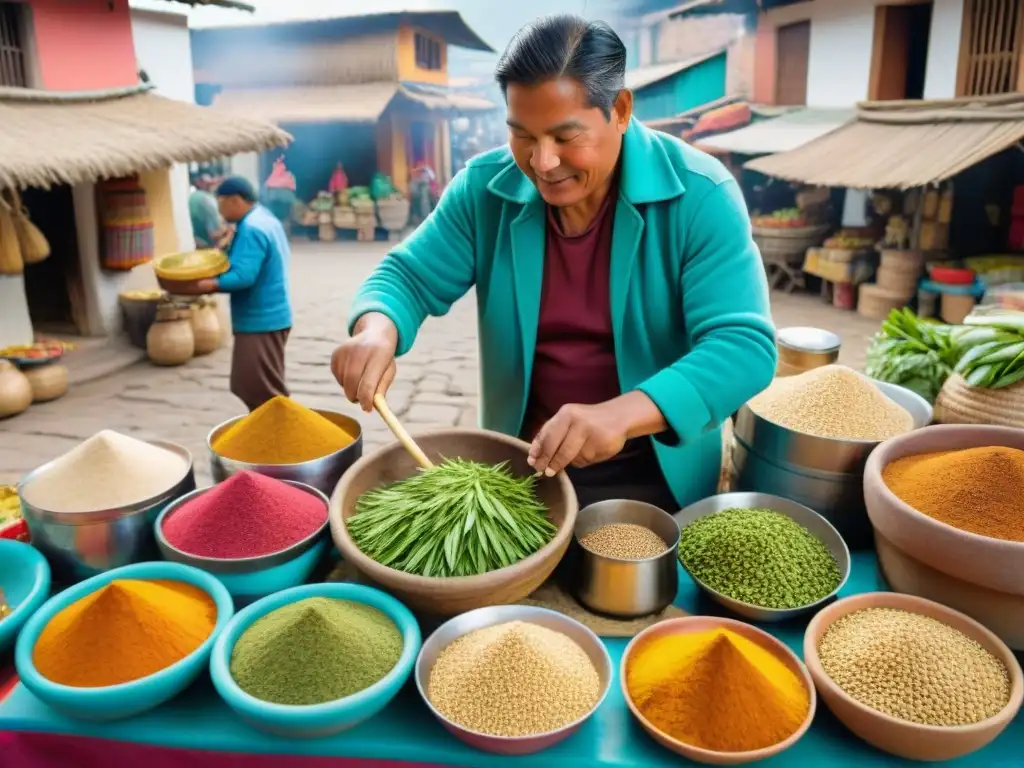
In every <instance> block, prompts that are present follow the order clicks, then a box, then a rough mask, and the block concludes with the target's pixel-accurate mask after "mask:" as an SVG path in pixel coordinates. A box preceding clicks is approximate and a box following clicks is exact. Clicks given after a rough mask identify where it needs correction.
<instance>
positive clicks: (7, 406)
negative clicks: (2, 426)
mask: <svg viewBox="0 0 1024 768" xmlns="http://www.w3.org/2000/svg"><path fill="white" fill-rule="evenodd" d="M31 404H32V384H31V383H29V380H28V379H27V378H26V377H25V374H23V373H22V372H21V371H19V370H18V369H17V368H16V367H15V365H14V363H12V362H10V361H9V360H0V419H3V418H6V417H7V416H17V415H18V414H19V413H22V412H23V411H25V410H26V409H27V408H28V407H29V406H30V405H31Z"/></svg>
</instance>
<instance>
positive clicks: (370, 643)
mask: <svg viewBox="0 0 1024 768" xmlns="http://www.w3.org/2000/svg"><path fill="white" fill-rule="evenodd" d="M402 647H403V641H402V633H401V632H400V631H399V630H398V627H396V626H395V624H394V622H393V621H391V619H389V618H388V617H387V616H385V615H384V614H383V613H381V612H380V611H378V610H377V609H376V608H373V607H371V606H369V605H364V604H362V603H355V602H351V601H348V600H335V599H331V598H326V597H311V598H308V599H306V600H300V601H299V602H296V603H292V604H291V605H286V606H284V607H283V608H278V609H277V610H276V611H273V612H271V613H269V614H267V615H266V616H264V617H263V618H261V619H258V620H257V621H255V622H254V623H253V624H252V626H251V627H249V629H247V630H246V631H245V632H243V633H242V636H241V637H240V638H239V639H238V642H237V643H236V644H235V648H234V650H233V651H232V654H231V676H232V677H234V679H235V682H236V683H238V686H239V687H240V688H241V689H242V690H243V691H245V692H246V693H248V694H249V695H251V696H255V697H256V698H258V699H262V700H263V701H270V702H274V703H277V704H322V703H323V702H326V701H334V700H336V699H341V698H344V697H346V696H351V695H352V694H354V693H358V692H359V691H362V690H364V689H366V688H369V687H370V686H371V685H373V684H374V683H376V682H377V681H378V680H380V679H381V678H383V677H384V676H385V675H387V674H388V672H390V671H391V670H392V669H393V668H394V666H395V664H397V663H398V659H399V657H400V656H401V655H402Z"/></svg>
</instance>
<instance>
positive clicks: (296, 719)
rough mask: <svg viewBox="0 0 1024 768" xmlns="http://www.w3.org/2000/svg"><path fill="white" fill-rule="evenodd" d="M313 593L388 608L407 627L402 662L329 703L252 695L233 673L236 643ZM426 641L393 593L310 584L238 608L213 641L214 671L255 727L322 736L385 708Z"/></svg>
mask: <svg viewBox="0 0 1024 768" xmlns="http://www.w3.org/2000/svg"><path fill="white" fill-rule="evenodd" d="M309 597H329V598H334V599H338V600H351V601H352V602H356V603H364V604H366V605H369V606H372V607H374V608H376V609H377V610H379V611H381V612H382V613H384V614H385V615H386V616H388V617H389V618H390V619H391V620H392V621H393V622H395V625H396V626H397V627H398V630H399V631H400V632H401V633H402V640H403V643H404V645H403V648H402V655H401V656H400V657H399V659H398V663H397V664H395V667H394V669H392V670H391V671H390V672H389V673H388V674H387V675H385V676H384V677H383V678H382V679H381V680H379V681H377V682H376V683H374V684H373V685H371V686H370V687H369V688H367V689H365V690H363V691H360V692H359V693H356V694H353V695H352V696H347V697H346V698H344V699H338V700H337V701H329V702H326V703H324V704H313V705H290V704H274V703H271V702H268V701H263V700H262V699H257V698H255V697H254V696H250V695H249V694H248V693H246V692H245V691H243V690H242V689H241V688H239V687H238V684H237V683H236V682H235V680H234V678H233V677H232V676H231V653H232V651H233V650H234V648H235V643H236V642H238V638H239V637H241V635H242V633H243V632H245V630H247V629H248V628H249V627H250V626H251V625H252V623H253V622H255V621H256V620H257V619H260V618H262V617H264V616H266V615H267V614H268V613H270V612H271V611H275V610H277V609H278V608H282V607H284V606H286V605H289V604H291V603H294V602H297V601H299V600H305V599H306V598H309ZM421 644H422V635H421V634H420V627H419V624H417V623H416V619H415V617H414V616H413V615H412V612H411V611H410V610H409V609H408V608H406V607H405V606H404V605H402V604H401V603H400V602H398V601H397V600H396V599H395V598H393V597H391V596H390V595H387V594H385V593H383V592H381V591H380V590H377V589H373V588H371V587H364V586H362V585H359V584H348V583H332V584H307V585H306V586H302V587H295V588H293V589H289V590H286V591H284V592H279V593H278V594H276V595H271V596H270V597H266V598H264V599H263V600H260V601H259V602H257V603H253V604H252V605H250V606H249V607H248V608H245V609H244V610H242V611H239V613H238V614H237V615H236V616H235V618H234V619H232V620H231V621H230V622H229V623H228V626H227V627H225V629H224V631H223V632H222V633H221V636H220V637H218V638H217V642H216V643H214V646H213V653H212V654H211V655H210V676H211V677H212V678H213V685H214V687H216V689H217V692H218V693H219V694H220V695H221V698H222V699H224V701H225V702H226V703H227V705H228V706H229V707H231V709H233V710H234V711H235V712H236V713H237V714H238V715H239V716H240V717H241V718H242V719H243V720H245V721H246V722H247V723H249V724H250V725H252V726H253V727H254V728H258V729H260V730H262V731H266V732H268V733H272V734H275V735H277V736H284V737H286V738H318V737H321V736H329V735H331V734H335V733H339V732H341V731H345V730H348V729H350V728H354V727H355V726H357V725H359V724H360V723H362V722H363V721H364V720H368V719H369V718H371V717H373V716H374V715H376V714H377V713H378V712H380V711H381V710H382V709H384V707H386V706H387V705H388V703H389V702H390V701H391V700H392V699H393V698H394V697H395V694H397V693H398V692H399V691H400V690H401V688H402V686H403V685H405V682H406V680H408V679H409V675H410V674H411V673H412V669H413V665H414V664H415V662H416V656H417V655H418V654H419V652H420V645H421Z"/></svg>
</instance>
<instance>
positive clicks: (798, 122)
mask: <svg viewBox="0 0 1024 768" xmlns="http://www.w3.org/2000/svg"><path fill="white" fill-rule="evenodd" d="M855 114H856V113H855V112H854V110H852V109H800V110H796V111H794V112H789V113H787V114H783V115H780V116H779V117H775V118H772V119H770V120H760V121H757V122H753V123H751V124H750V125H745V126H743V127H742V128H737V129H736V130H735V131H728V132H726V133H719V134H715V135H714V136H707V137H705V138H702V139H700V140H699V141H698V142H697V146H698V147H700V148H701V149H709V150H714V151H716V152H736V153H738V154H742V155H768V154H774V153H776V152H788V151H790V150H793V149H796V148H797V147H802V146H803V145H804V144H807V143H808V142H811V141H814V140H815V139H817V138H820V137H821V136H824V135H826V134H828V133H831V132H832V131H834V130H836V129H837V128H839V127H840V126H842V125H843V124H844V123H848V122H849V121H850V120H852V119H853V118H854V116H855Z"/></svg>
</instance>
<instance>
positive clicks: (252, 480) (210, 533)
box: [163, 472, 327, 560]
mask: <svg viewBox="0 0 1024 768" xmlns="http://www.w3.org/2000/svg"><path fill="white" fill-rule="evenodd" d="M326 520H327V506H326V505H325V504H324V503H323V501H322V500H320V499H318V498H317V497H315V496H313V495H311V494H309V493H306V492H305V491H303V490H300V489H298V488H295V487H294V486H291V485H288V484H287V483H283V482H281V481H280V480H274V479H273V478H270V477H264V476H263V475H258V474H256V473H255V472H239V473H238V474H237V475H232V476H231V477H229V478H228V479H227V480H225V481H224V482H223V483H220V484H219V485H215V486H214V487H213V488H211V489H209V490H208V491H206V493H203V494H202V495H200V496H197V497H195V498H194V499H192V500H191V501H189V502H187V503H185V504H183V505H182V507H181V508H180V509H178V510H177V511H176V512H174V514H172V515H170V516H168V517H167V518H165V519H164V524H163V534H164V536H165V537H166V539H167V541H168V542H169V543H170V544H171V546H173V547H176V548H178V549H180V550H181V551H182V552H187V553H188V554H190V555H197V556H199V557H215V558H219V559H225V560H230V559H235V558H241V557H258V556H260V555H269V554H271V553H273V552H280V551H281V550H283V549H287V548H288V547H290V546H292V545H293V544H297V543H298V542H300V541H302V540H303V539H305V538H307V537H308V536H311V535H312V534H313V533H315V532H316V531H317V529H319V528H320V527H321V526H322V525H323V524H324V521H326Z"/></svg>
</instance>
